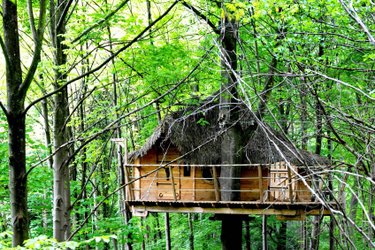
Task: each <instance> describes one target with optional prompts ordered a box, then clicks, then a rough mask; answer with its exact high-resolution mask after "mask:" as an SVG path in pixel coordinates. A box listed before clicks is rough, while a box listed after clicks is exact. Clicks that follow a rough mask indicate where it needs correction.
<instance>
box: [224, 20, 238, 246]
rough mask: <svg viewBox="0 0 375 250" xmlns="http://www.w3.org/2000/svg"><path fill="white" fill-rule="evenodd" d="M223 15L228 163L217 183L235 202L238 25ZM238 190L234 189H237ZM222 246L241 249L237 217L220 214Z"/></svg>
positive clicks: (236, 181)
mask: <svg viewBox="0 0 375 250" xmlns="http://www.w3.org/2000/svg"><path fill="white" fill-rule="evenodd" d="M228 19H229V18H225V20H223V27H222V37H221V41H222V48H221V64H222V77H223V84H222V88H221V96H220V119H221V121H220V122H221V126H222V127H223V128H224V129H226V132H225V134H224V135H223V139H222V143H221V163H222V164H227V165H228V166H225V167H222V168H221V173H220V186H221V199H222V200H223V201H234V200H239V199H240V193H239V192H238V191H239V189H240V181H239V178H238V177H240V173H241V169H240V168H238V167H235V166H230V164H237V163H242V153H241V152H242V140H241V138H242V131H241V128H240V127H239V126H236V125H235V126H233V124H234V123H236V122H237V119H238V115H237V114H236V111H237V110H236V109H233V106H231V105H230V103H232V101H235V99H236V98H237V96H238V94H237V89H236V84H237V81H236V76H235V71H236V70H237V55H236V44H237V32H238V25H237V23H236V22H235V21H234V20H232V21H230V20H228ZM236 191H237V192H236ZM221 240H222V249H234V250H235V249H241V248H242V220H241V217H238V216H227V215H225V216H223V217H222V228H221Z"/></svg>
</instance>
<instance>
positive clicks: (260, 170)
mask: <svg viewBox="0 0 375 250" xmlns="http://www.w3.org/2000/svg"><path fill="white" fill-rule="evenodd" d="M262 178H263V176H262V166H261V165H258V182H259V200H260V202H263V180H262Z"/></svg>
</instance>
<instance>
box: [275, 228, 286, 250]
mask: <svg viewBox="0 0 375 250" xmlns="http://www.w3.org/2000/svg"><path fill="white" fill-rule="evenodd" d="M286 231H287V223H286V222H285V221H282V222H281V226H280V231H279V233H278V239H277V250H283V249H286V246H287V244H286V243H287V242H286Z"/></svg>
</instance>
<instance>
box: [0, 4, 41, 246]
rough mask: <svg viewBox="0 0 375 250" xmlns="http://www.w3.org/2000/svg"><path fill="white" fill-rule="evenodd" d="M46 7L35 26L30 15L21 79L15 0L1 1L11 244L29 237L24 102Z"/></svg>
mask: <svg viewBox="0 0 375 250" xmlns="http://www.w3.org/2000/svg"><path fill="white" fill-rule="evenodd" d="M28 4H29V10H32V5H31V2H28ZM45 10H46V5H45V2H44V1H43V0H41V1H40V12H39V23H38V27H37V29H36V27H35V26H34V25H35V22H34V17H33V16H30V23H31V24H32V25H31V26H32V27H31V30H32V31H33V36H32V37H33V40H34V45H35V48H34V53H33V59H32V62H31V64H30V67H29V70H28V72H27V74H26V75H25V79H24V80H23V79H22V68H21V54H20V40H19V33H18V13H17V6H16V1H11V0H3V6H2V18H3V33H4V40H3V39H2V38H1V39H0V42H1V44H0V45H1V48H2V50H3V54H4V57H5V63H6V87H7V108H5V107H4V106H3V105H2V104H1V103H0V104H1V108H2V110H3V112H4V113H5V115H6V117H7V122H8V145H9V146H8V154H9V187H10V203H11V213H12V228H13V238H12V244H13V246H14V247H16V246H18V245H22V244H23V242H24V240H26V239H28V238H29V231H28V230H29V213H28V208H27V171H26V132H25V126H26V109H25V107H24V105H25V98H26V94H27V91H28V89H29V87H30V84H31V82H32V79H33V77H34V75H35V72H36V68H37V65H38V63H39V61H40V52H41V48H42V41H43V40H42V37H43V32H44V23H45ZM31 12H32V11H31ZM29 14H30V13H29Z"/></svg>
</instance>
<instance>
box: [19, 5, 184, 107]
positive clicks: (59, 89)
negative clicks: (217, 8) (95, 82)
mask: <svg viewBox="0 0 375 250" xmlns="http://www.w3.org/2000/svg"><path fill="white" fill-rule="evenodd" d="M177 3H178V0H177V1H175V2H174V3H173V4H172V5H171V6H170V7H169V8H168V9H167V10H166V11H165V12H164V13H163V14H162V15H161V16H159V17H158V18H157V19H155V21H153V22H152V23H151V24H150V25H149V26H147V27H146V28H145V29H144V30H143V31H141V32H140V33H139V34H138V35H137V36H136V37H135V38H133V40H131V41H130V42H129V43H128V44H127V45H125V46H124V47H122V48H121V49H119V50H117V51H116V52H115V53H113V54H112V55H111V56H109V57H108V58H107V59H106V60H104V62H102V63H101V64H100V65H98V66H97V67H95V68H94V69H92V70H90V71H87V72H86V73H84V74H82V75H80V76H77V77H76V78H74V79H72V80H70V81H67V82H66V83H65V84H64V85H61V86H60V87H59V88H58V89H56V90H54V91H52V92H50V93H48V94H46V95H44V96H42V97H40V98H38V99H36V100H35V101H33V102H31V103H30V104H29V105H28V106H27V107H26V108H25V111H24V113H25V114H26V113H27V111H28V110H29V109H30V108H31V107H32V106H34V105H35V104H37V103H38V102H40V101H42V100H44V99H46V98H48V97H50V96H52V95H54V94H56V93H58V92H60V91H61V90H62V89H64V88H65V87H66V86H68V85H69V84H71V83H73V82H75V81H78V80H80V79H82V78H83V77H86V76H88V75H91V74H92V73H94V72H96V71H98V70H100V69H101V68H103V67H104V66H106V65H107V64H108V63H109V62H110V61H111V60H112V59H113V58H115V57H117V56H118V55H119V54H120V53H121V52H123V51H125V50H126V49H128V48H129V47H130V46H132V45H133V44H134V43H136V42H137V41H138V40H139V39H140V38H141V37H142V36H143V34H145V33H146V32H147V31H148V30H149V29H151V27H152V26H154V25H155V24H156V23H157V22H159V21H160V20H161V19H163V18H164V17H165V16H166V15H167V14H168V13H169V12H170V11H171V10H172V9H173V7H174V6H175V5H176V4H177Z"/></svg>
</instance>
